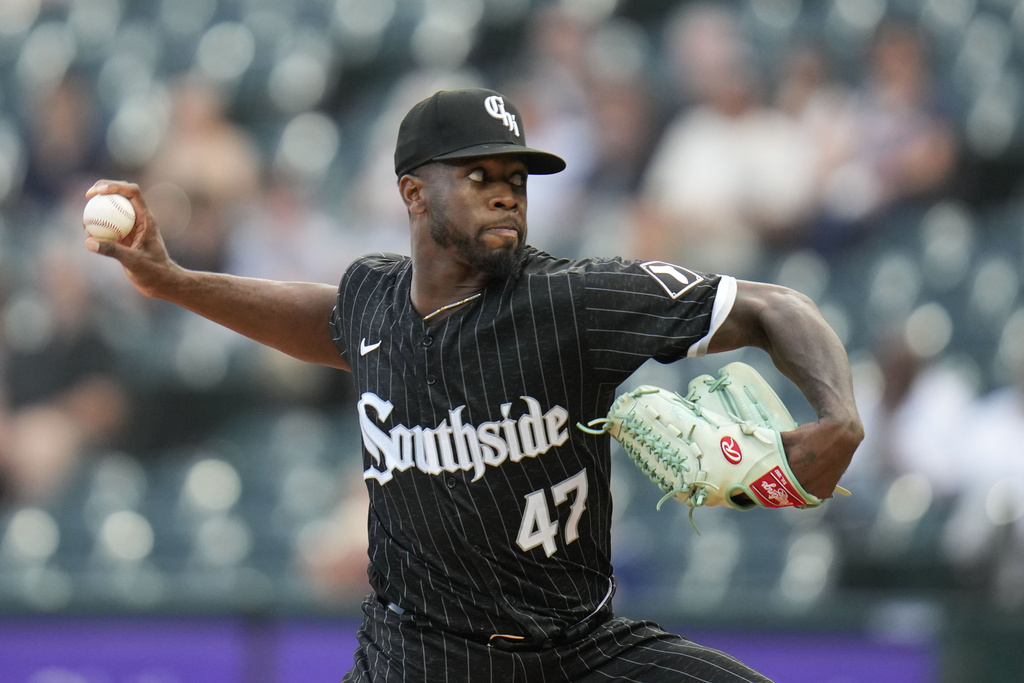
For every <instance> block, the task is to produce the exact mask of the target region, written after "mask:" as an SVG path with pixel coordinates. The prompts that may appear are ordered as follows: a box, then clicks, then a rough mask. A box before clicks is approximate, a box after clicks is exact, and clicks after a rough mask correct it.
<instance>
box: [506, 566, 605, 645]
mask: <svg viewBox="0 0 1024 683" xmlns="http://www.w3.org/2000/svg"><path fill="white" fill-rule="evenodd" d="M614 594H615V579H614V578H613V579H612V580H611V581H610V582H609V586H608V593H607V594H606V595H605V596H604V598H603V599H602V600H601V603H600V604H599V605H598V606H597V609H595V610H594V611H593V612H591V613H590V614H588V615H587V616H585V617H583V619H581V620H579V621H577V622H576V623H575V624H573V625H572V626H570V627H568V628H566V629H564V630H563V631H561V632H560V633H556V634H555V635H553V636H551V637H549V638H544V639H542V640H536V639H531V638H526V637H525V636H516V635H509V634H505V633H495V634H494V635H492V636H491V637H490V638H488V639H487V647H493V648H495V649H498V650H509V651H514V652H519V651H538V650H550V649H551V648H554V647H558V646H559V645H564V644H565V643H572V642H575V641H577V640H579V639H580V638H585V637H586V636H588V635H590V634H591V633H592V632H593V631H594V629H596V628H597V627H598V626H600V625H601V624H603V623H605V622H606V621H608V620H609V619H611V618H612V596H613V595H614Z"/></svg>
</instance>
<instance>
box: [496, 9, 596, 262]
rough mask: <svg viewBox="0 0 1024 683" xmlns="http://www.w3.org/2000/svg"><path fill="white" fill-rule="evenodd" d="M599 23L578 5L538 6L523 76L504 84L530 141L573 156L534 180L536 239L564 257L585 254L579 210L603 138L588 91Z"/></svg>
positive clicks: (523, 54)
mask: <svg viewBox="0 0 1024 683" xmlns="http://www.w3.org/2000/svg"><path fill="white" fill-rule="evenodd" d="M595 28H596V24H595V20H594V19H593V18H591V17H590V16H588V15H587V13H586V12H584V11H582V10H578V9H573V8H571V7H567V6H559V5H552V6H550V7H544V8H542V9H539V10H538V11H536V12H533V13H532V14H531V15H530V17H529V20H528V23H527V26H526V35H525V38H524V40H523V46H522V50H521V54H520V57H519V61H520V65H521V68H520V69H519V70H518V72H519V73H520V74H521V75H519V76H518V77H516V78H514V79H512V81H511V82H510V83H507V84H503V85H499V86H497V87H498V88H499V89H500V90H501V91H502V92H504V93H506V94H507V95H508V96H509V97H510V98H511V99H513V100H514V101H515V102H516V106H518V107H519V110H520V112H521V114H522V116H523V118H524V119H526V120H527V121H528V122H529V124H528V126H529V129H530V139H529V141H528V144H530V145H531V146H533V147H537V148H539V149H548V150H550V151H551V152H552V153H554V154H559V155H561V156H563V158H567V159H569V160H570V161H569V165H568V166H567V167H566V169H565V170H564V171H562V172H561V173H558V174H557V175H553V176H551V177H550V178H545V179H544V180H545V182H543V183H536V184H531V186H530V221H529V241H530V244H532V245H534V246H536V247H537V248H539V249H543V250H545V251H548V252H551V253H552V254H557V255H559V256H574V255H577V254H578V253H579V252H578V249H579V240H580V238H581V235H582V233H583V232H584V229H585V227H586V226H584V225H582V224H581V222H580V221H579V218H578V210H579V206H580V201H581V199H582V196H583V192H584V184H585V182H586V179H587V176H588V175H589V173H590V169H591V167H592V164H593V149H594V145H595V140H594V138H595V131H594V125H593V124H594V121H593V112H592V106H591V102H590V98H589V93H588V86H589V83H590V64H589V60H588V54H589V49H590V46H591V44H592V40H593V36H594V31H595Z"/></svg>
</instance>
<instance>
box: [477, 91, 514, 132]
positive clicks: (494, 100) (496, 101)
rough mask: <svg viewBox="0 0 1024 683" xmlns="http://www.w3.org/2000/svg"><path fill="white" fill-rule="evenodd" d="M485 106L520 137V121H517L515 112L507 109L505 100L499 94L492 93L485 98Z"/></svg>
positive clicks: (488, 111) (493, 115)
mask: <svg viewBox="0 0 1024 683" xmlns="http://www.w3.org/2000/svg"><path fill="white" fill-rule="evenodd" d="M484 108H485V109H486V110H487V113H488V114H490V115H491V116H492V117H494V118H496V119H498V120H499V121H501V122H502V123H504V124H505V127H506V128H508V129H509V130H510V131H512V132H513V133H515V134H516V137H519V123H518V122H517V121H516V117H515V114H510V113H509V112H507V111H505V100H503V99H502V98H501V97H499V96H498V95H491V96H490V97H488V98H487V99H486V100H484Z"/></svg>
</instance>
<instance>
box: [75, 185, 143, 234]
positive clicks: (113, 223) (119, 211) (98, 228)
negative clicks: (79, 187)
mask: <svg viewBox="0 0 1024 683" xmlns="http://www.w3.org/2000/svg"><path fill="white" fill-rule="evenodd" d="M82 225H84V226H85V231H86V232H87V233H89V234H90V235H91V236H93V237H95V238H96V239H98V240H110V241H114V240H119V239H123V238H124V237H126V236H127V235H128V233H130V232H131V231H132V228H133V227H135V208H134V207H132V203H131V201H130V200H129V199H128V198H127V197H125V196H123V195H119V194H98V195H96V196H95V197H93V198H92V199H90V200H89V203H87V204H86V205H85V212H84V214H83V215H82Z"/></svg>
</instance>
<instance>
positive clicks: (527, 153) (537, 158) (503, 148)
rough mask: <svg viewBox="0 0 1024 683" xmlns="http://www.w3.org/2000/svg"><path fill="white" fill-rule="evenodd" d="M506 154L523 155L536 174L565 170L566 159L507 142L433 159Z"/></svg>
mask: <svg viewBox="0 0 1024 683" xmlns="http://www.w3.org/2000/svg"><path fill="white" fill-rule="evenodd" d="M505 154H514V155H518V156H521V157H522V158H523V161H524V162H525V163H526V170H527V171H528V172H529V173H531V174H535V175H550V174H552V173H559V172H560V171H564V170H565V160H564V159H562V157H560V156H557V155H555V154H551V153H550V152H542V151H540V150H539V149H532V148H530V147H521V146H519V145H510V144H506V143H486V144H482V145H473V146H472V147H467V148H465V149H460V150H457V151H455V152H448V153H447V154H440V155H438V156H436V157H434V158H433V159H432V161H455V160H458V159H474V158H476V157H492V156H499V155H505Z"/></svg>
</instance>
